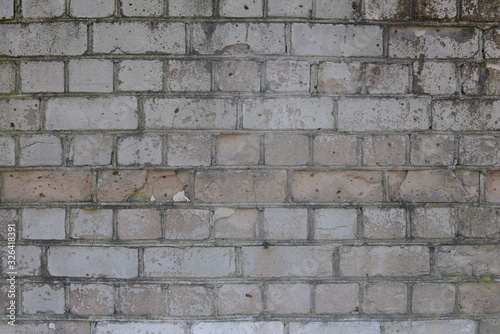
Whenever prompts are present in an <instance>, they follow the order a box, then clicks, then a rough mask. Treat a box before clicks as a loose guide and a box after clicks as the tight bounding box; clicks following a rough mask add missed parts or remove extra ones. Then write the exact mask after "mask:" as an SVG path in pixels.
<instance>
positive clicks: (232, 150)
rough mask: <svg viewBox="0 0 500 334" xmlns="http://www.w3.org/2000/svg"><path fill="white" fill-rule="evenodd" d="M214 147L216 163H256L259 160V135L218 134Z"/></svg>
mask: <svg viewBox="0 0 500 334" xmlns="http://www.w3.org/2000/svg"><path fill="white" fill-rule="evenodd" d="M216 147H217V149H216V161H217V164H218V165H232V166H243V165H257V164H258V163H259V161H260V136H259V135H237V134H235V135H229V134H228V135H219V136H217V138H216Z"/></svg>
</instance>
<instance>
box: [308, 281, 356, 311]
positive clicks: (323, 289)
mask: <svg viewBox="0 0 500 334" xmlns="http://www.w3.org/2000/svg"><path fill="white" fill-rule="evenodd" d="M358 293H359V284H357V283H347V284H318V285H317V286H316V313H318V314H351V313H355V312H356V311H358V310H359V298H358Z"/></svg>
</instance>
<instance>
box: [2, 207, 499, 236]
mask: <svg viewBox="0 0 500 334" xmlns="http://www.w3.org/2000/svg"><path fill="white" fill-rule="evenodd" d="M20 213H21V215H19V214H18V213H17V211H16V210H14V209H10V210H9V209H5V210H0V218H1V219H2V220H1V224H2V225H5V228H4V229H3V231H5V233H6V231H7V228H6V225H7V224H16V222H18V221H19V222H21V224H19V226H18V228H19V231H18V234H19V237H20V238H19V239H21V238H22V239H26V240H65V239H68V238H69V239H81V240H93V241H96V240H111V239H116V240H148V239H154V240H158V239H165V240H213V239H241V240H255V239H257V240H261V239H268V240H306V239H311V240H349V239H358V238H360V239H363V238H365V239H378V240H380V239H386V240H393V239H395V240H401V239H405V238H415V239H421V238H423V239H443V238H447V239H452V238H456V237H462V238H492V239H494V238H498V237H500V228H499V226H500V215H499V208H494V207H481V208H477V207H458V208H448V207H432V208H427V207H417V208H414V209H412V210H410V211H407V210H405V209H402V208H372V207H363V208H361V209H343V208H342V209H341V208H322V209H314V210H309V211H308V209H305V208H264V209H262V210H260V211H259V210H258V209H253V208H217V209H215V210H212V211H211V210H208V209H163V210H159V209H153V208H139V209H120V210H112V209H104V208H103V209H76V208H75V209H71V210H69V211H66V210H65V209H63V208H50V209H34V208H33V209H31V208H25V209H22V211H21V212H20ZM20 216H21V217H22V218H20ZM66 217H67V218H68V224H66ZM66 225H67V226H68V227H67V228H66ZM66 230H68V233H66ZM114 231H116V232H115V233H114ZM5 233H1V235H0V238H1V239H4V240H6V239H7V238H6V236H4V238H2V236H3V234H5ZM114 236H115V238H113V237H114ZM1 239H0V240H1Z"/></svg>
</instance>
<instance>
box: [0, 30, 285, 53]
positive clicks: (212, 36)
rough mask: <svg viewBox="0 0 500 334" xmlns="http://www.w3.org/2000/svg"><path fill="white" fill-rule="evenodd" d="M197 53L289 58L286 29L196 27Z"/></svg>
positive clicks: (195, 43) (195, 47)
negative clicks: (286, 52) (286, 54)
mask: <svg viewBox="0 0 500 334" xmlns="http://www.w3.org/2000/svg"><path fill="white" fill-rule="evenodd" d="M193 49H194V51H196V52H199V53H200V54H219V53H221V54H246V53H253V54H285V25H284V24H282V23H244V24H242V23H195V24H194V25H193ZM0 50H1V49H0Z"/></svg>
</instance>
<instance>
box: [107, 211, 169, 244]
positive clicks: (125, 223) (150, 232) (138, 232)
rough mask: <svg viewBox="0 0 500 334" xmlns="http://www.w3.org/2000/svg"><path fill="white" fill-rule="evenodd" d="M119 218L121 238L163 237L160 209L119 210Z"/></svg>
mask: <svg viewBox="0 0 500 334" xmlns="http://www.w3.org/2000/svg"><path fill="white" fill-rule="evenodd" d="M117 220H118V238H119V239H120V240H137V239H159V238H161V237H162V235H161V218H160V211H158V210H155V209H125V210H119V211H118V217H117Z"/></svg>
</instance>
